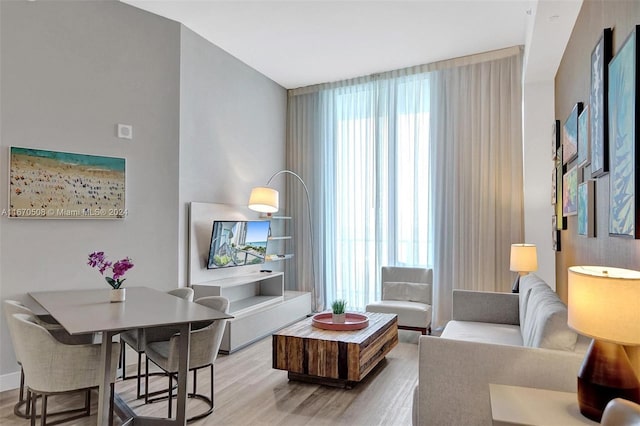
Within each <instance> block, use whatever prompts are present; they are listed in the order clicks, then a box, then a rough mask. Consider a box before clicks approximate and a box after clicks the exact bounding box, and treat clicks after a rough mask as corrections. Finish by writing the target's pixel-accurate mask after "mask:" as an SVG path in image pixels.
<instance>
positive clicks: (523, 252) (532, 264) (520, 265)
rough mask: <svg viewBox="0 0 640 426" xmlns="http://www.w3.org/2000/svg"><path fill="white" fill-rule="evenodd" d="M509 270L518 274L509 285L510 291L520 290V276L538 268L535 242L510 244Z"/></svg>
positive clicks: (516, 291)
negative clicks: (510, 285) (511, 284)
mask: <svg viewBox="0 0 640 426" xmlns="http://www.w3.org/2000/svg"><path fill="white" fill-rule="evenodd" d="M509 269H510V270H512V271H513V272H517V273H518V276H517V277H516V280H515V281H514V282H513V286H512V287H511V292H512V293H518V292H519V291H520V277H522V276H524V275H527V274H528V273H529V272H533V271H536V270H537V269H538V252H537V250H536V245H535V244H511V257H510V268H509Z"/></svg>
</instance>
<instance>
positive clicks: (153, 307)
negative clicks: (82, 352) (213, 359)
mask: <svg viewBox="0 0 640 426" xmlns="http://www.w3.org/2000/svg"><path fill="white" fill-rule="evenodd" d="M110 291H111V290H109V289H105V290H64V291H38V292H31V293H29V295H30V296H31V298H33V300H34V301H35V302H37V304H38V305H39V306H37V305H34V304H32V303H28V305H29V306H30V308H32V309H33V310H34V311H35V313H36V314H41V313H48V314H49V315H51V316H52V317H53V318H55V320H56V321H58V322H59V323H60V324H61V325H62V326H63V327H64V328H65V329H66V330H67V332H69V334H72V335H77V334H87V333H98V332H100V333H102V343H101V363H102V366H103V367H104V368H103V369H102V370H101V380H100V386H99V401H98V426H103V425H107V424H109V397H110V393H111V380H110V379H111V378H110V377H109V373H110V365H111V362H112V360H111V346H112V343H113V336H114V335H116V334H118V333H120V332H122V331H125V330H132V329H141V328H149V327H159V326H174V327H176V328H177V329H178V330H179V331H180V338H179V360H180V362H179V368H178V392H177V398H178V401H177V403H178V406H177V408H178V409H177V413H176V417H175V419H161V418H155V417H143V416H137V415H135V413H134V412H133V411H132V410H130V409H129V410H126V409H125V410H124V412H125V413H126V414H127V415H126V416H125V417H127V418H126V419H124V420H125V422H124V424H127V425H131V424H134V425H186V421H187V420H186V419H187V417H186V404H187V372H188V365H189V344H190V334H191V333H190V331H191V324H192V323H193V322H199V321H211V320H219V319H226V318H232V317H231V316H230V315H228V314H225V313H223V312H220V311H216V310H214V309H211V308H208V307H206V306H203V305H199V304H197V303H192V302H189V301H187V300H184V299H181V298H178V297H175V296H172V295H170V294H167V293H165V292H163V291H159V290H155V289H152V288H147V287H129V288H127V292H126V293H127V294H126V300H125V301H124V302H118V303H111V302H110V300H109V292H110ZM40 307H41V309H40ZM120 402H122V401H120Z"/></svg>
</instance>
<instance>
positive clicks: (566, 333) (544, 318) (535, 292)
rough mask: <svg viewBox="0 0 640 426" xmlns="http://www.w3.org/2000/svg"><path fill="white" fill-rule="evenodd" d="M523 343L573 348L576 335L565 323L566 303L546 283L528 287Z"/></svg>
mask: <svg viewBox="0 0 640 426" xmlns="http://www.w3.org/2000/svg"><path fill="white" fill-rule="evenodd" d="M520 328H521V331H522V340H523V342H524V345H525V346H529V347H536V348H545V349H558V350H564V351H573V350H574V348H575V345H576V340H577V338H578V335H577V333H576V332H575V331H573V330H571V329H570V328H569V326H568V325H567V306H566V305H565V304H564V303H562V301H561V300H560V298H559V297H558V295H557V294H556V292H554V291H553V290H551V288H550V287H549V286H547V285H543V286H535V287H533V288H531V289H530V294H529V296H528V299H527V305H526V313H525V320H524V324H520Z"/></svg>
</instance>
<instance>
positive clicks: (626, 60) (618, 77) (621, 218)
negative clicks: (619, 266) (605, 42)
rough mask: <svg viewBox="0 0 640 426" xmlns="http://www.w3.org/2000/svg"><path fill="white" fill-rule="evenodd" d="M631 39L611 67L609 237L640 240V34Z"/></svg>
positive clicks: (634, 34) (635, 33)
mask: <svg viewBox="0 0 640 426" xmlns="http://www.w3.org/2000/svg"><path fill="white" fill-rule="evenodd" d="M638 30H640V25H638V26H636V27H635V29H634V31H632V32H631V34H630V35H629V36H628V37H627V39H626V40H625V42H624V44H623V45H622V47H621V48H620V50H619V51H618V54H617V55H616V56H615V57H614V58H613V59H612V60H611V62H610V63H609V92H608V94H609V99H608V100H609V159H610V161H611V164H610V166H611V167H610V168H611V170H610V171H609V185H610V188H609V198H610V201H609V234H610V235H615V236H626V237H632V238H639V237H640V232H638V226H637V222H638V210H639V209H638V197H636V184H637V178H638V176H637V173H638V170H637V169H638V165H639V164H640V162H639V161H638V152H637V132H636V130H637V129H636V118H637V116H638V73H637V70H636V64H637V58H638V43H637V40H636V38H637V33H638Z"/></svg>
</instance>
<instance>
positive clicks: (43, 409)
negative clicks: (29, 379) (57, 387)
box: [40, 394, 48, 426]
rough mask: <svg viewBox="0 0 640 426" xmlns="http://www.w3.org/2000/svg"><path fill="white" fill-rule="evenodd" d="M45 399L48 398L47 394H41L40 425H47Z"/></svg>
mask: <svg viewBox="0 0 640 426" xmlns="http://www.w3.org/2000/svg"><path fill="white" fill-rule="evenodd" d="M47 399H48V395H47V394H44V395H42V408H41V409H40V410H42V414H41V415H40V425H41V426H46V425H47Z"/></svg>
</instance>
